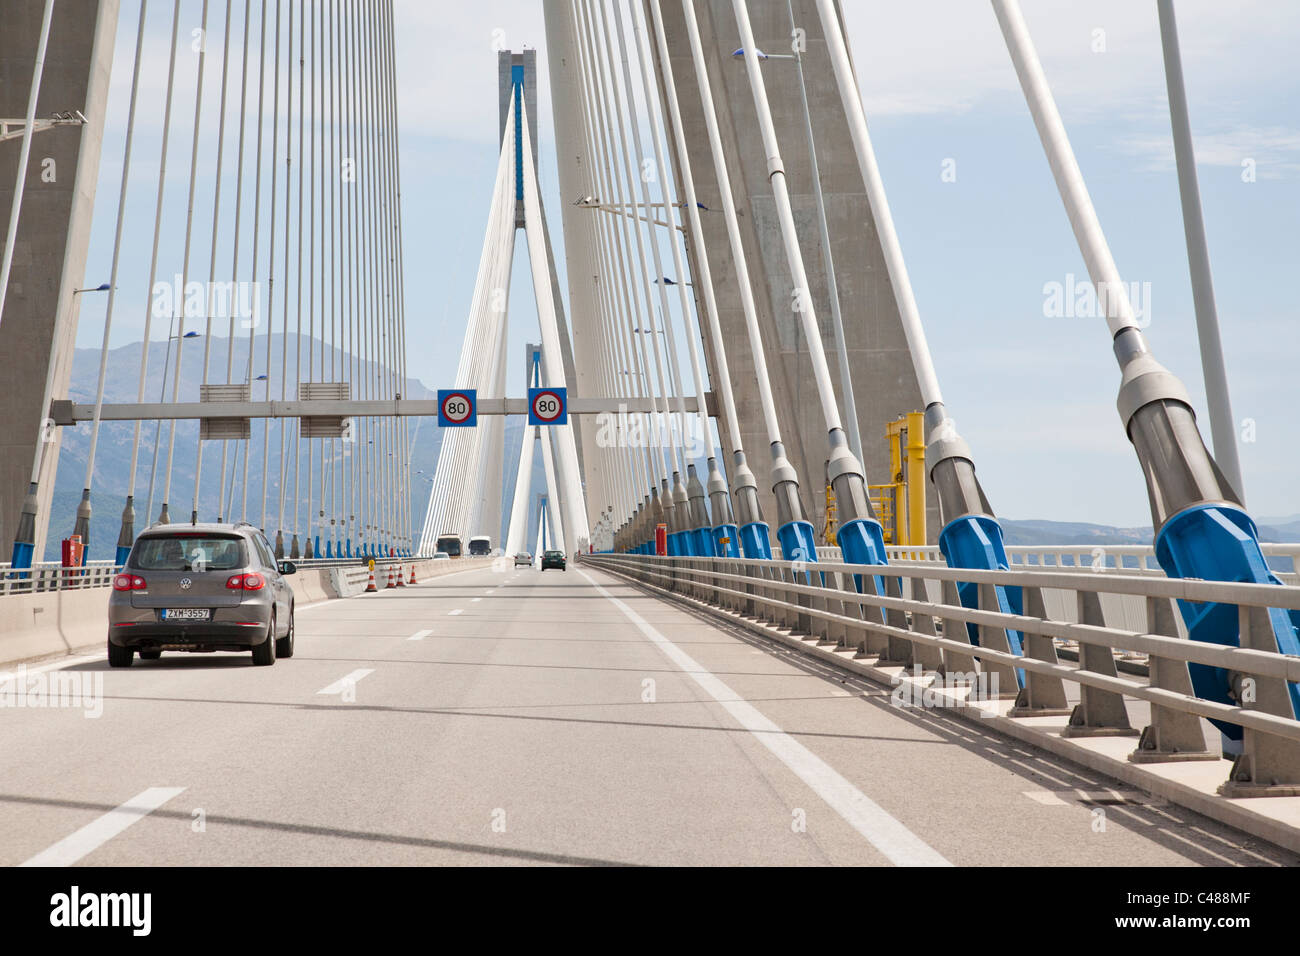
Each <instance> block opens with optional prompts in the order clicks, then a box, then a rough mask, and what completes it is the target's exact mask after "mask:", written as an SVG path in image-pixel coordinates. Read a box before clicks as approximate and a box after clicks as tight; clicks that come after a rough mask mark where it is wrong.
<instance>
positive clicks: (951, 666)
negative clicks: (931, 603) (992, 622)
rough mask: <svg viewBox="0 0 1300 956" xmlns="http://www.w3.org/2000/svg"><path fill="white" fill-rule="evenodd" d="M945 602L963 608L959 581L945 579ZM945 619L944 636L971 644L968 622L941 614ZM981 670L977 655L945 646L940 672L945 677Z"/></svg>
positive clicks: (946, 605)
mask: <svg viewBox="0 0 1300 956" xmlns="http://www.w3.org/2000/svg"><path fill="white" fill-rule="evenodd" d="M942 596H943V603H944V606H945V607H951V608H954V609H957V608H961V607H962V603H961V595H960V594H958V593H957V582H956V581H949V580H945V581H944V582H943V595H942ZM940 616H941V617H942V619H943V636H944V637H945V638H947V639H948V640H950V641H957V642H958V643H960V644H970V629H969V628H967V627H966V622H965V621H962V620H959V619H957V618H953V617H948V616H946V615H940ZM978 670H979V667H978V665H977V664H976V663H975V655H974V654H967V653H966V652H965V651H954V650H952V649H950V648H947V647H945V648H944V649H943V667H941V668H940V673H942V674H943V675H944V676H945V677H948V676H951V675H956V674H974V673H976V672H977V671H978Z"/></svg>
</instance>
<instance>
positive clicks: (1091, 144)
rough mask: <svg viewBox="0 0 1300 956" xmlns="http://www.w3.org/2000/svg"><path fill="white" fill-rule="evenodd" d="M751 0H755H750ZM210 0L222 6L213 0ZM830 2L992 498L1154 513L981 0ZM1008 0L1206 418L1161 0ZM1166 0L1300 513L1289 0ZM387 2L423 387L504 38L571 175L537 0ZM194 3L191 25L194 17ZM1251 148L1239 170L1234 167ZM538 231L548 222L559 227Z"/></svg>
mask: <svg viewBox="0 0 1300 956" xmlns="http://www.w3.org/2000/svg"><path fill="white" fill-rule="evenodd" d="M664 2H674V0H664ZM758 2H772V0H751V3H758ZM182 6H183V8H184V10H185V13H184V14H183V18H184V17H189V18H190V19H192V20H194V21H195V23H197V18H198V10H199V9H200V6H201V5H200V4H198V3H197V2H196V0H184V2H183V3H182ZM211 6H212V9H213V13H212V14H211V16H212V18H213V20H214V21H216V20H217V19H219V17H220V16H221V15H222V12H223V11H224V6H225V5H224V4H221V3H216V2H214V3H212V4H211ZM842 6H843V10H844V17H845V21H846V24H847V28H848V40H849V45H850V48H851V50H852V53H853V56H854V61H855V68H856V71H857V75H858V79H859V82H860V85H861V89H862V92H863V96H864V101H865V104H866V109H867V114H868V119H869V122H870V125H871V133H872V139H873V143H874V146H875V149H876V153H877V156H878V159H879V162H880V166H881V170H882V174H883V177H884V182H885V187H886V189H887V191H888V195H889V201H890V205H891V208H892V211H893V217H894V220H895V223H896V226H897V229H898V233H899V236H900V240H901V242H902V247H903V252H904V255H905V257H906V261H907V266H908V270H909V272H910V274H911V279H912V284H913V287H914V290H915V293H916V298H917V301H918V304H919V307H920V311H921V316H922V320H923V322H924V324H925V327H926V330H927V334H928V337H929V340H930V345H931V349H932V352H933V354H934V361H935V365H936V367H937V370H938V374H939V378H940V382H941V384H942V386H943V390H944V397H945V400H946V403H947V406H948V408H949V411H950V413H951V414H952V416H953V417H954V419H955V420H956V421H957V424H958V427H959V428H960V430H961V432H962V434H963V435H964V437H966V439H967V440H968V441H969V443H970V444H971V446H972V448H973V450H974V453H975V458H976V463H977V467H978V470H979V474H980V478H981V480H982V482H983V484H984V486H985V490H986V492H987V493H988V495H989V497H990V499H991V501H992V503H993V505H994V508H995V510H996V511H997V512H998V513H999V514H1002V515H1004V516H1006V517H1009V518H1051V519H1057V520H1070V521H1094V522H1099V523H1104V524H1116V525H1125V526H1131V525H1141V524H1146V523H1149V521H1150V514H1149V510H1148V507H1147V503H1146V494H1145V489H1144V486H1143V482H1142V479H1141V475H1140V473H1139V471H1138V466H1137V460H1136V456H1135V455H1134V453H1133V450H1132V447H1131V445H1130V444H1129V443H1128V441H1127V439H1126V438H1125V436H1124V433H1123V428H1122V425H1121V423H1120V421H1119V417H1118V414H1117V412H1116V410H1115V393H1116V389H1117V387H1118V379H1119V376H1118V371H1117V368H1116V365H1115V361H1114V358H1113V356H1112V355H1111V352H1110V348H1109V341H1108V335H1107V333H1106V330H1105V326H1104V322H1103V321H1102V320H1101V319H1097V318H1089V317H1072V316H1071V315H1069V314H1068V311H1067V314H1066V315H1049V314H1047V313H1048V312H1050V311H1051V310H1050V309H1049V308H1047V301H1048V297H1049V290H1050V289H1051V288H1052V286H1053V284H1059V285H1060V286H1061V287H1068V286H1069V285H1070V283H1071V282H1082V281H1083V280H1085V279H1086V276H1087V272H1086V269H1085V267H1084V264H1083V260H1082V257H1081V256H1080V254H1079V252H1078V248H1077V246H1076V244H1075V241H1074V237H1073V234H1072V232H1071V230H1070V228H1069V224H1068V221H1067V219H1066V216H1065V212H1064V209H1063V207H1062V205H1061V202H1060V199H1059V197H1058V195H1057V193H1056V189H1055V186H1054V183H1053V180H1052V177H1051V174H1050V170H1049V168H1048V166H1047V162H1046V160H1045V158H1044V155H1043V152H1042V149H1041V146H1040V144H1039V141H1038V138H1037V135H1036V133H1035V130H1034V127H1033V123H1032V121H1031V119H1030V117H1029V113H1028V110H1027V109H1026V106H1025V102H1024V99H1023V97H1022V95H1021V93H1020V90H1019V86H1018V84H1017V81H1016V76H1015V72H1014V70H1013V68H1012V66H1011V62H1010V59H1009V57H1008V55H1007V51H1006V48H1005V45H1004V44H1003V41H1002V39H1001V35H1000V33H999V31H998V28H997V24H996V21H995V18H994V16H993V12H992V9H991V7H990V5H989V4H988V3H986V2H983V0H913V2H909V3H904V4H900V3H896V2H884V0H842ZM1022 6H1023V8H1024V11H1025V16H1026V19H1027V21H1028V24H1029V27H1030V30H1031V33H1032V35H1033V37H1034V40H1035V43H1036V45H1037V48H1038V51H1039V54H1040V56H1041V58H1042V61H1043V65H1044V68H1045V70H1046V73H1047V76H1048V79H1049V81H1050V83H1051V86H1052V90H1053V92H1054V94H1055V96H1056V98H1057V102H1058V105H1059V107H1060V111H1061V115H1062V118H1063V120H1064V123H1065V126H1066V129H1067V131H1068V132H1069V135H1070V139H1071V142H1072V143H1073V145H1074V149H1075V152H1076V155H1077V157H1078V161H1079V164H1080V167H1081V168H1082V171H1083V173H1084V176H1085V179H1086V181H1087V184H1088V187H1089V190H1090V193H1091V196H1092V200H1093V202H1094V205H1095V206H1096V209H1097V212H1098V215H1099V217H1100V220H1101V223H1102V226H1103V229H1104V230H1105V233H1106V237H1107V239H1108V240H1109V242H1110V246H1111V250H1112V252H1113V254H1114V257H1115V260H1116V262H1117V264H1118V267H1119V270H1120V273H1121V275H1122V276H1123V277H1124V279H1125V281H1126V282H1128V283H1131V284H1135V287H1136V289H1137V290H1138V292H1139V294H1140V296H1141V303H1142V309H1143V310H1144V312H1145V314H1144V316H1143V321H1144V322H1146V321H1149V326H1148V327H1147V328H1146V330H1145V331H1146V335H1147V336H1148V339H1149V341H1150V344H1151V347H1152V350H1153V352H1154V354H1155V355H1156V357H1157V358H1158V359H1159V360H1160V361H1161V362H1163V363H1164V364H1165V365H1166V366H1167V367H1169V368H1170V369H1171V370H1172V371H1174V372H1175V373H1176V374H1178V375H1179V376H1180V377H1181V378H1182V379H1183V381H1184V382H1185V383H1186V385H1187V387H1188V389H1189V391H1190V392H1191V394H1192V396H1193V401H1194V404H1195V406H1196V409H1197V412H1198V415H1199V416H1200V420H1201V424H1202V432H1203V434H1204V435H1205V436H1206V439H1207V442H1208V440H1209V425H1208V416H1207V415H1206V412H1205V404H1204V395H1203V386H1202V380H1201V373H1200V365H1199V356H1198V352H1197V345H1196V328H1195V322H1194V317H1193V312H1192V300H1191V291H1190V281H1189V277H1188V270H1187V257H1186V247H1185V244H1184V238H1183V230H1182V220H1181V213H1180V207H1179V198H1178V184H1177V179H1176V176H1175V173H1174V165H1173V145H1172V139H1171V136H1170V132H1169V115H1168V109H1167V103H1166V98H1165V87H1164V75H1163V65H1162V58H1161V53H1160V42H1159V28H1158V23H1157V20H1156V15H1155V5H1154V4H1152V3H1133V2H1131V0H1092V2H1089V3H1087V4H1081V3H1077V2H1069V0H1023V2H1022ZM1176 6H1177V12H1178V22H1179V30H1180V36H1181V41H1182V53H1183V67H1184V71H1185V75H1186V82H1187V92H1188V99H1189V105H1190V112H1191V122H1192V133H1193V137H1194V141H1195V145H1196V154H1197V170H1198V174H1199V180H1200V191H1201V198H1202V203H1203V207H1204V216H1205V225H1206V231H1207V234H1208V237H1209V248H1210V257H1211V264H1212V268H1213V275H1214V283H1215V292H1216V296H1217V303H1218V311H1219V318H1220V323H1221V326H1222V331H1223V347H1224V354H1225V361H1226V366H1227V372H1228V379H1229V386H1230V389H1231V396H1232V403H1233V411H1234V418H1235V419H1236V421H1237V423H1238V436H1239V438H1240V439H1241V441H1240V445H1239V448H1240V454H1241V458H1242V467H1243V471H1244V481H1245V492H1246V499H1247V504H1248V506H1249V508H1250V510H1251V511H1252V512H1253V513H1254V514H1256V515H1258V516H1282V515H1291V514H1295V513H1296V512H1300V500H1298V499H1300V496H1297V494H1296V493H1295V487H1296V485H1295V482H1294V480H1293V474H1294V471H1295V468H1296V465H1297V463H1298V461H1300V456H1297V454H1296V451H1295V450H1296V449H1297V448H1298V447H1300V424H1297V416H1296V415H1295V413H1294V408H1295V407H1296V385H1295V375H1294V371H1293V370H1294V369H1295V368H1297V366H1298V365H1300V335H1298V334H1297V331H1296V330H1297V318H1298V316H1297V309H1298V307H1297V304H1296V297H1295V295H1294V294H1293V288H1294V283H1295V281H1296V278H1295V277H1296V276H1297V274H1300V269H1298V266H1300V231H1297V229H1296V225H1297V220H1298V219H1300V115H1298V113H1297V109H1296V106H1295V104H1296V103H1297V102H1300V70H1297V68H1296V66H1295V54H1294V51H1295V50H1296V49H1300V8H1297V7H1296V5H1294V4H1292V3H1290V2H1286V0H1257V2H1249V0H1244V2H1237V3H1233V4H1223V3H1220V2H1213V0H1179V2H1178V3H1177V5H1176ZM152 7H153V8H156V9H151V13H150V18H149V21H148V23H147V25H146V34H147V36H148V38H149V42H147V43H146V48H145V50H146V52H145V57H144V75H145V77H146V79H145V81H144V83H143V84H142V88H143V89H144V90H145V91H146V94H145V95H142V102H143V103H145V108H144V109H142V111H141V117H140V120H139V128H138V132H137V140H136V145H135V149H136V158H135V159H134V160H133V162H132V178H131V183H130V189H129V192H128V203H127V215H126V217H125V227H124V230H125V231H124V235H125V237H126V242H125V243H124V252H123V254H122V264H121V267H120V279H119V292H118V300H119V304H118V305H117V307H116V309H115V313H114V325H113V330H112V336H111V339H112V343H113V344H115V345H116V344H122V343H125V342H129V341H133V340H138V339H139V338H140V335H141V332H142V326H143V321H142V320H143V311H144V310H143V309H142V308H141V306H143V305H144V304H145V301H146V300H147V292H146V291H145V290H147V273H148V264H149V263H148V258H149V239H150V237H151V235H152V217H153V203H154V199H155V194H154V192H153V191H154V190H155V189H156V187H157V184H158V181H159V175H158V152H159V131H160V127H161V119H160V113H161V110H160V108H159V104H160V103H161V101H162V92H163V81H164V79H165V76H166V59H167V49H168V42H167V31H168V29H169V18H170V8H171V4H157V3H156V4H153V5H152ZM191 8H193V9H191ZM138 10H139V6H138V3H136V2H133V0H124V2H123V4H122V14H121V24H120V26H119V33H118V47H117V52H116V58H115V59H116V65H115V69H114V73H113V77H112V88H111V92H110V106H109V115H108V118H107V119H108V130H107V132H106V135H105V140H104V160H103V163H102V167H101V177H100V183H99V192H98V200H97V206H96V219H95V224H94V232H93V234H92V242H91V251H90V260H89V264H88V266H87V282H86V284H87V285H91V286H93V285H95V284H97V283H98V282H100V281H105V280H106V279H107V277H108V270H109V267H110V264H111V253H112V245H113V243H112V239H113V225H114V221H115V215H116V208H117V192H118V186H119V179H120V176H121V168H122V162H121V156H122V146H123V130H124V127H125V114H126V103H127V99H128V95H129V90H130V73H131V62H132V56H133V51H134V42H135V29H136V23H137V20H136V18H137V16H138ZM395 16H396V26H397V30H396V56H397V81H398V116H399V136H400V147H401V148H400V167H401V177H402V216H403V246H404V262H405V275H406V321H407V340H408V349H407V354H408V372H409V374H410V375H412V376H413V377H417V378H419V379H420V380H422V381H423V382H424V384H425V385H427V386H429V387H432V388H436V387H438V386H439V385H444V384H449V383H450V381H451V379H452V378H453V377H454V374H455V368H456V362H457V358H458V353H459V348H460V340H461V335H462V333H463V327H464V316H465V313H466V312H467V310H468V307H469V302H470V297H471V294H472V290H473V283H474V273H475V269H476V266H477V262H478V256H479V251H480V245H481V243H482V239H483V234H484V229H485V226H486V221H485V217H486V212H487V206H488V201H489V198H490V194H491V188H492V176H493V173H494V168H495V158H496V157H495V154H496V136H497V107H496V62H495V56H496V50H498V49H501V48H503V47H506V48H513V49H520V48H523V47H532V48H536V49H537V50H538V59H539V64H538V73H539V77H540V81H541V83H540V85H541V89H540V90H539V93H540V96H539V100H540V102H539V124H540V130H541V134H540V139H541V143H540V170H541V184H542V188H543V192H544V200H545V202H546V203H547V206H548V208H549V209H551V210H554V209H557V208H558V205H559V203H560V202H562V201H566V197H561V196H559V195H558V186H557V181H556V177H555V172H554V139H553V133H552V121H551V109H550V99H549V95H548V90H547V88H546V84H547V75H548V74H547V68H546V61H545V55H546V52H545V31H544V28H543V15H542V6H541V3H540V2H537V0H476V2H475V3H471V4H463V3H441V2H437V3H435V2H428V0H396V13H395ZM235 19H236V21H238V19H239V12H238V11H236V17H235ZM236 25H238V24H236ZM184 26H185V29H183V30H182V33H183V39H184V36H188V34H189V27H191V26H192V25H191V24H190V23H189V21H188V20H185V21H184ZM214 35H215V34H214ZM188 50H189V47H188V46H187V45H185V44H182V51H183V52H188ZM217 61H218V58H217V57H214V56H211V55H210V56H209V67H208V69H209V74H208V80H207V83H206V84H205V89H208V88H209V87H210V92H208V93H207V94H206V95H207V96H208V97H209V99H208V102H209V103H212V102H215V95H216V93H217V92H218V91H219V80H218V79H217V76H218V70H219V63H218V62H217ZM182 64H183V65H184V64H185V61H184V60H182ZM192 74H193V62H192V61H190V63H189V64H188V73H187V72H186V70H185V69H182V70H180V71H179V75H180V79H179V81H178V85H177V92H176V97H177V100H176V101H177V103H178V104H179V106H178V108H177V119H176V120H175V128H174V129H173V133H172V136H173V142H172V145H171V148H170V153H169V165H168V169H167V179H166V187H167V192H166V196H167V202H166V203H165V210H164V230H165V234H167V235H168V236H183V227H184V218H185V188H186V184H187V181H188V162H189V149H190V134H191V131H192V127H191V124H192V116H191V115H187V114H186V111H187V110H188V111H191V112H192V109H193V101H194V95H193V94H194V80H193V75H192ZM230 82H231V83H232V84H233V83H235V82H237V77H233V76H232V77H231V80H230ZM187 83H188V87H187V86H186V84H187ZM232 89H233V87H232ZM813 106H814V108H816V104H815V103H814V104H813ZM202 146H203V149H202V150H201V152H203V154H204V155H210V154H211V152H212V151H214V150H215V134H212V133H210V132H209V133H208V134H206V135H205V137H204V138H203V140H202ZM1243 163H1245V164H1246V165H1247V166H1249V167H1251V168H1253V170H1254V176H1253V177H1250V176H1243V172H1244V171H1245V168H1246V167H1244V166H1243ZM954 172H955V177H954V176H953V175H952V174H953V173H954ZM945 173H946V175H945ZM204 177H205V174H204V173H202V172H201V173H200V177H199V180H198V183H199V189H198V195H199V196H200V202H203V201H205V200H204V199H203V198H202V197H204V196H205V195H206V196H207V199H206V202H207V203H208V204H209V206H210V204H211V189H212V179H211V176H210V175H207V178H206V179H205V178H204ZM1246 180H1251V181H1246ZM205 189H206V193H205ZM206 215H207V217H208V218H207V221H206V223H204V224H203V226H202V228H201V229H199V230H198V232H200V233H202V232H203V231H204V230H207V229H210V228H211V219H210V210H209V212H208V213H206ZM200 222H202V220H200ZM223 228H224V229H226V230H228V229H229V216H227V222H226V225H225V226H224V227H223ZM553 233H554V238H555V239H556V241H557V242H560V241H561V240H560V236H559V229H558V228H556V229H554V230H553ZM223 234H224V233H223ZM264 241H265V240H264ZM178 247H179V244H178V243H172V244H170V245H169V247H167V248H164V250H163V252H162V257H161V265H160V275H170V274H171V273H172V272H174V271H176V270H177V268H178V266H177V265H176V263H177V261H178V258H179V252H178ZM207 248H208V246H207V239H206V237H197V238H196V239H195V241H194V253H193V256H194V261H195V262H198V263H202V270H201V271H206V262H207ZM522 262H523V261H522V260H518V261H517V268H516V270H515V277H516V281H515V286H514V288H513V289H512V293H511V301H512V303H514V304H515V307H514V308H512V310H511V330H512V342H522V341H523V340H524V338H525V337H529V336H530V335H535V330H536V318H535V313H533V312H532V311H531V310H530V309H529V308H528V304H527V303H528V299H529V297H530V295H531V288H530V282H529V280H528V277H527V270H526V268H524V267H523V264H522ZM559 265H560V271H561V275H562V276H563V262H561V263H560V264H559ZM105 298H106V297H98V298H96V297H86V301H85V302H84V303H83V307H82V317H81V324H80V328H79V339H78V344H79V345H82V346H94V347H98V345H99V341H100V337H101V336H102V333H103V314H104V299H105ZM137 303H139V304H138V305H137ZM160 334H165V333H161V332H160V331H159V330H158V329H157V328H155V329H154V331H153V335H154V336H155V337H158V336H159V335H160ZM868 440H869V439H868Z"/></svg>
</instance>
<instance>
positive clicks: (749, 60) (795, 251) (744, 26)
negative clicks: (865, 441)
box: [731, 0, 843, 432]
mask: <svg viewBox="0 0 1300 956" xmlns="http://www.w3.org/2000/svg"><path fill="white" fill-rule="evenodd" d="M731 8H732V10H733V11H734V12H735V15H736V25H737V26H738V27H739V28H740V42H741V47H742V49H743V51H744V60H745V72H746V74H747V75H748V77H749V89H750V92H751V94H752V95H753V98H754V109H755V112H756V113H757V116H758V127H759V131H760V132H761V133H762V137H763V148H764V150H765V151H766V153H767V172H768V176H767V178H768V183H769V184H770V185H771V187H772V196H773V198H774V199H775V201H776V214H777V220H778V222H779V223H780V225H781V239H782V242H783V243H784V245H785V255H786V262H787V264H788V265H789V267H790V278H791V280H792V281H793V283H794V297H795V301H796V302H798V303H799V304H800V305H801V306H802V308H799V309H797V310H796V311H797V314H798V316H799V320H800V323H801V325H802V327H803V333H804V338H805V339H806V340H807V342H808V358H809V360H810V361H811V362H812V369H813V378H814V380H815V381H816V384H817V395H818V397H819V398H820V399H821V406H822V417H823V418H824V419H825V421H826V430H827V431H830V432H833V431H836V430H843V424H842V422H841V421H840V410H839V406H838V405H837V404H836V402H835V387H834V385H832V383H831V370H830V366H829V365H827V364H826V350H825V348H823V346H822V336H821V327H820V326H819V325H818V324H817V312H816V308H815V306H814V305H813V300H812V291H811V287H810V285H809V283H808V274H807V272H806V270H805V269H804V264H803V253H802V251H801V250H800V248H799V235H798V232H797V231H796V229H795V224H794V212H793V210H792V208H791V206H790V195H789V191H788V189H787V187H786V182H785V166H784V164H783V163H782V160H781V152H780V147H779V145H778V143H777V140H776V129H775V127H774V126H773V124H772V110H771V107H770V106H769V105H768V100H767V86H766V84H765V82H764V80H763V73H762V70H761V69H760V66H759V59H758V47H757V46H756V45H755V44H754V31H753V28H752V27H751V26H750V22H749V8H748V6H747V4H746V2H745V0H732V2H731Z"/></svg>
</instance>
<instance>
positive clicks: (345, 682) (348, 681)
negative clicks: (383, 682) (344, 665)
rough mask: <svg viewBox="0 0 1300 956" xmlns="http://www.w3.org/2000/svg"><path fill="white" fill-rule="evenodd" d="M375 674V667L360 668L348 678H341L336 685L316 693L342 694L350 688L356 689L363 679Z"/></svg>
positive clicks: (333, 684)
mask: <svg viewBox="0 0 1300 956" xmlns="http://www.w3.org/2000/svg"><path fill="white" fill-rule="evenodd" d="M374 672H375V669H374V668H373V667H360V668H358V669H357V670H354V671H353V672H352V673H351V674H348V675H347V676H346V677H340V678H339V679H338V680H336V681H335V682H334V683H332V684H330V685H329V686H328V687H326V688H325V689H324V690H318V691H316V693H318V694H341V693H343V691H344V690H346V689H347V688H348V687H349V686H352V687H355V686H356V683H357V681H359V680H361V678H363V677H366V676H368V675H370V674H373V673H374Z"/></svg>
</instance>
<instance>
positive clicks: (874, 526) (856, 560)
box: [835, 518, 889, 595]
mask: <svg viewBox="0 0 1300 956" xmlns="http://www.w3.org/2000/svg"><path fill="white" fill-rule="evenodd" d="M835 543H836V544H838V545H839V546H840V555H841V556H842V557H843V558H844V563H845V564H889V558H888V556H886V554H885V530H884V529H883V528H882V527H881V526H880V522H879V521H875V520H873V519H870V518H854V519H853V520H852V521H846V522H845V523H844V524H842V525H840V526H839V527H838V528H836V529H835ZM853 583H854V584H855V585H856V586H857V589H858V592H859V593H861V591H862V575H860V574H855V575H854V576H853ZM876 593H877V594H881V595H883V594H884V593H885V579H884V578H882V577H880V576H879V575H877V576H876Z"/></svg>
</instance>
